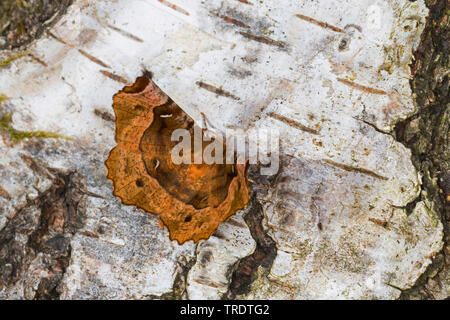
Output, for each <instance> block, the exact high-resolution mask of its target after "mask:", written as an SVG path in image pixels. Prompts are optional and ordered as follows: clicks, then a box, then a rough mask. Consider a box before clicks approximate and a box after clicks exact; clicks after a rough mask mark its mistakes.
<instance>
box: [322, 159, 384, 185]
mask: <svg viewBox="0 0 450 320" xmlns="http://www.w3.org/2000/svg"><path fill="white" fill-rule="evenodd" d="M323 161H324V162H326V163H328V164H330V165H332V166H334V167H337V168H340V169H342V170H345V171H348V172H358V173H362V174H366V175H369V176H371V177H374V178H377V179H381V180H389V179H388V178H386V177H383V176H381V175H379V174H378V173H375V172H373V171H370V170H368V169H364V168H358V167H352V166H349V165H346V164H343V163H337V162H334V161H332V160H329V159H324V160H323Z"/></svg>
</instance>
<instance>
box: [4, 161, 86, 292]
mask: <svg viewBox="0 0 450 320" xmlns="http://www.w3.org/2000/svg"><path fill="white" fill-rule="evenodd" d="M46 170H48V171H47V172H48V173H49V175H50V176H52V178H53V179H52V180H53V184H52V186H51V187H50V188H49V189H48V190H47V191H45V192H43V193H42V194H40V195H39V196H38V197H37V198H36V199H34V200H31V201H29V202H28V203H27V204H25V205H24V206H23V207H21V208H19V209H17V211H16V212H15V214H14V216H13V217H12V218H10V220H9V221H8V222H7V224H6V225H5V227H4V228H3V229H2V230H0V289H2V288H4V287H6V288H8V289H10V290H11V291H14V289H13V287H17V288H23V291H24V292H25V291H26V292H33V294H32V295H31V296H30V295H28V296H27V297H25V298H27V299H36V300H41V299H42V300H43V299H59V297H60V283H61V280H62V279H63V276H64V273H65V272H66V269H67V267H68V266H69V263H70V258H71V254H72V248H71V245H70V241H71V238H72V237H73V235H74V234H75V233H76V232H77V231H78V230H79V229H80V228H82V227H83V225H84V222H85V209H86V205H85V192H84V191H83V190H84V179H83V178H82V177H81V176H80V175H79V174H77V173H74V172H71V173H65V172H61V171H58V170H54V169H48V168H47V169H46ZM36 283H38V285H37V290H35V289H34V288H35V286H36Z"/></svg>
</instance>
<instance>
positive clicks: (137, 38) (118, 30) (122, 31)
mask: <svg viewBox="0 0 450 320" xmlns="http://www.w3.org/2000/svg"><path fill="white" fill-rule="evenodd" d="M106 25H107V26H108V28H110V29H112V30H114V31H117V32H118V33H120V34H121V35H123V36H125V37H127V38H130V39H132V40H134V41H137V42H144V40H142V39H141V38H139V37H137V36H135V35H134V34H131V33H129V32H128V31H125V30H122V29H120V28H117V27H115V26H113V25H112V24H109V23H106Z"/></svg>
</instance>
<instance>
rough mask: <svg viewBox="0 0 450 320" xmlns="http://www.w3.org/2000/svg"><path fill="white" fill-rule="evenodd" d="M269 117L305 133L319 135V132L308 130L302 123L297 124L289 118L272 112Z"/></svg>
mask: <svg viewBox="0 0 450 320" xmlns="http://www.w3.org/2000/svg"><path fill="white" fill-rule="evenodd" d="M269 117H271V118H273V119H276V120H278V121H281V122H284V123H285V124H287V125H288V126H291V127H293V128H296V129H298V130H301V131H305V132H308V133H311V134H319V131H317V130H314V129H311V128H308V127H306V126H304V125H302V124H301V123H300V122H297V121H295V120H292V119H289V118H287V117H285V116H281V115H279V114H276V113H273V112H271V113H269Z"/></svg>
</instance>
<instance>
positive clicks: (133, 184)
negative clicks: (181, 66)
mask: <svg viewBox="0 0 450 320" xmlns="http://www.w3.org/2000/svg"><path fill="white" fill-rule="evenodd" d="M113 108H114V112H115V115H116V134H115V139H116V142H117V146H116V147H115V148H114V149H113V150H111V152H110V154H109V157H108V159H107V160H106V167H107V169H108V178H109V179H111V180H112V182H113V189H114V195H115V196H117V197H119V198H120V200H121V201H122V202H123V203H124V204H127V205H134V206H136V207H138V208H139V209H142V210H144V211H145V212H148V213H150V214H153V215H157V216H158V217H159V218H160V220H161V222H162V223H163V224H164V225H165V226H166V227H167V228H168V229H169V234H170V239H171V240H176V241H178V243H179V244H183V243H185V242H186V241H189V240H193V241H194V242H197V241H199V240H202V239H208V238H209V237H210V236H211V235H212V234H213V233H214V231H215V230H216V229H217V227H218V226H219V224H220V223H221V222H224V221H226V220H227V219H228V218H230V217H231V216H232V215H233V214H235V213H236V212H237V211H238V210H241V209H243V208H244V207H245V206H246V204H247V203H248V201H249V188H248V179H247V168H246V165H242V164H236V165H235V164H212V165H208V164H193V161H192V162H191V163H192V164H180V165H176V164H174V163H173V162H172V159H171V151H172V149H173V147H174V146H175V145H176V144H177V143H178V142H177V141H172V140H171V136H172V133H173V131H174V130H176V129H186V130H188V131H189V132H190V133H191V137H194V127H195V123H194V121H193V120H192V119H191V118H190V117H189V116H188V115H187V114H186V113H185V112H184V111H183V110H182V109H181V108H180V107H179V106H177V105H176V104H175V103H174V102H173V101H172V100H171V99H170V98H169V97H168V96H167V95H166V94H165V93H164V92H163V91H162V90H161V89H160V88H159V87H158V86H157V85H156V84H155V83H154V82H153V81H152V80H151V79H149V78H148V77H140V78H138V79H137V80H136V82H135V83H134V84H133V85H131V86H127V87H125V88H124V89H123V90H121V91H119V92H118V93H117V94H116V95H115V96H114V99H113ZM192 139H193V138H192ZM209 143H211V142H209ZM207 145H208V143H207V142H203V149H204V148H205V147H206V146H207ZM224 149H225V148H224ZM193 152H194V151H192V154H191V156H192V159H193V158H194V154H193Z"/></svg>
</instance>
